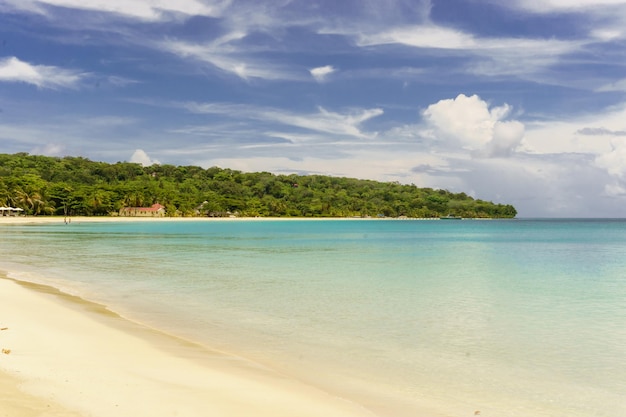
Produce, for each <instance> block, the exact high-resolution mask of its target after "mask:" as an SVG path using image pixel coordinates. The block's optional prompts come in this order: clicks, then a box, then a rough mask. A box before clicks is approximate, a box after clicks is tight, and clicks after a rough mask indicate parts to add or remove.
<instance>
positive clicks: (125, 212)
mask: <svg viewBox="0 0 626 417" xmlns="http://www.w3.org/2000/svg"><path fill="white" fill-rule="evenodd" d="M120 216H125V217H164V216H165V207H164V206H162V205H160V204H159V203H156V204H153V205H152V206H150V207H122V208H121V209H120Z"/></svg>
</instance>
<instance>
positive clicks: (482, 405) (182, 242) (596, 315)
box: [0, 220, 626, 417]
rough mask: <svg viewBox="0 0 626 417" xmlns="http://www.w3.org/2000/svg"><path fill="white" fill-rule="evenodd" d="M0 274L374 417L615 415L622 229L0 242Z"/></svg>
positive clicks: (614, 223)
mask: <svg viewBox="0 0 626 417" xmlns="http://www.w3.org/2000/svg"><path fill="white" fill-rule="evenodd" d="M0 237H1V239H0V253H2V261H0V268H2V269H5V270H9V271H11V273H12V276H15V277H18V278H23V279H29V280H35V281H38V282H45V283H48V284H51V285H54V286H57V287H60V288H61V289H63V290H65V291H68V292H71V293H74V294H78V295H82V296H84V297H86V298H88V299H92V300H94V301H98V302H102V303H104V304H106V305H109V306H110V307H111V308H112V309H113V310H115V311H118V312H120V313H122V314H123V315H125V316H127V317H130V318H133V319H135V320H139V321H142V322H144V323H146V324H149V325H151V326H154V327H157V328H160V329H163V330H165V331H168V332H172V333H176V334H178V335H181V336H184V337H187V338H189V339H193V340H196V341H199V342H202V343H204V344H206V345H208V346H211V347H215V348H218V349H222V350H228V351H231V352H237V353H238V354H240V355H243V356H246V357H249V358H251V359H253V360H256V361H259V362H261V363H265V364H268V365H270V366H272V367H275V368H277V369H279V370H281V371H282V372H285V373H287V374H290V375H293V376H295V377H298V378H301V379H305V380H307V381H310V382H311V383H314V384H317V385H320V386H322V387H324V388H326V389H328V390H329V391H331V392H334V393H336V394H337V395H341V396H346V397H348V398H351V399H354V400H357V401H360V402H362V403H364V404H365V405H366V406H368V407H370V408H372V409H373V410H374V411H376V412H378V413H379V414H380V415H388V416H394V417H395V416H399V415H402V414H405V415H413V414H414V413H415V410H419V409H424V408H426V409H429V410H431V414H430V415H437V414H439V415H454V416H463V415H473V413H474V411H475V410H480V411H481V416H512V417H515V416H524V417H526V416H529V415H533V416H550V417H560V416H563V417H565V416H567V417H578V416H585V417H588V416H598V417H616V416H623V415H626V401H624V400H623V398H625V397H626V303H625V301H626V257H625V256H624V255H625V254H626V221H619V220H509V221H471V220H468V221H411V220H403V221H398V220H389V221H387V220H375V221H360V220H350V221H338V220H320V221H305V220H290V221H223V222H220V221H216V222H203V221H199V222H147V223H146V222H138V223H110V222H109V223H83V224H79V223H76V222H74V223H72V224H69V225H65V224H63V223H59V224H54V225H22V226H17V225H7V226H0Z"/></svg>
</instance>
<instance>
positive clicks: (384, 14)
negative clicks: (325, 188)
mask: <svg viewBox="0 0 626 417" xmlns="http://www.w3.org/2000/svg"><path fill="white" fill-rule="evenodd" d="M16 152H28V153H30V154H38V155H49V156H68V155H69V156H83V157H86V158H89V159H91V160H94V161H105V162H111V163H114V162H117V161H131V162H138V163H141V164H144V165H151V164H153V163H160V164H173V165H197V166H201V167H204V168H209V167H212V166H219V167H222V168H230V169H235V170H240V171H244V172H258V171H268V172H272V173H275V174H291V173H296V174H300V175H307V174H322V175H332V176H341V177H354V178H363V179H373V180H379V181H385V182H388V181H389V182H391V181H397V182H399V183H402V184H415V185H416V186H418V187H429V188H435V189H447V190H449V191H452V192H464V193H466V194H468V195H470V196H472V197H474V198H480V199H483V200H488V201H493V202H495V203H502V204H512V205H514V206H515V207H516V209H517V211H518V217H626V1H620V0H507V1H501V0H430V1H429V0H384V1H383V0H319V1H316V0H265V1H263V0H175V1H174V0H0V153H16Z"/></svg>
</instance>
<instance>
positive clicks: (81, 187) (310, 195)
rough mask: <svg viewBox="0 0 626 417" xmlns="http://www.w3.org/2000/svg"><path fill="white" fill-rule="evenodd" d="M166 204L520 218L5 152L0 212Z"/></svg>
mask: <svg viewBox="0 0 626 417" xmlns="http://www.w3.org/2000/svg"><path fill="white" fill-rule="evenodd" d="M153 203H160V204H162V205H164V206H165V207H166V210H167V213H168V215H169V216H224V215H230V214H231V213H232V214H236V215H241V216H305V217H346V216H374V217H375V216H385V217H398V216H408V217H439V216H445V215H448V214H452V215H455V216H462V217H515V215H516V210H515V208H514V207H513V206H511V205H502V204H493V203H491V202H486V201H481V200H475V199H473V198H471V197H469V196H467V195H466V194H464V193H459V194H454V193H450V192H448V191H445V190H433V189H430V188H418V187H416V186H414V185H401V184H398V183H381V182H376V181H369V180H358V179H353V178H335V177H329V176H322V175H307V176H299V175H274V174H271V173H269V172H258V173H244V172H239V171H234V170H231V169H222V168H217V167H212V168H208V169H203V168H200V167H197V166H173V165H152V166H149V167H142V166H141V165H139V164H135V163H129V162H118V163H115V164H109V163H104V162H94V161H91V160H89V159H85V158H82V157H64V158H54V157H47V156H37V155H29V154H27V153H18V154H15V155H7V154H0V206H2V205H4V206H12V207H20V208H22V209H24V211H25V213H26V214H30V215H84V216H106V215H111V214H117V213H118V212H119V210H120V208H122V207H141V206H150V205H152V204H153Z"/></svg>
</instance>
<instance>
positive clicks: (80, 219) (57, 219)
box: [0, 216, 516, 226]
mask: <svg viewBox="0 0 626 417" xmlns="http://www.w3.org/2000/svg"><path fill="white" fill-rule="evenodd" d="M359 220H362V221H385V220H386V221H389V220H393V221H440V220H441V219H440V218H439V217H428V218H417V217H124V216H72V217H70V216H68V217H64V216H0V226H1V225H11V224H15V225H25V224H61V223H66V224H80V223H108V222H194V221H195V222H238V221H261V222H262V221H359ZM460 220H461V221H468V220H469V221H488V220H516V219H504V218H498V219H496V218H469V217H468V218H462V219H460Z"/></svg>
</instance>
